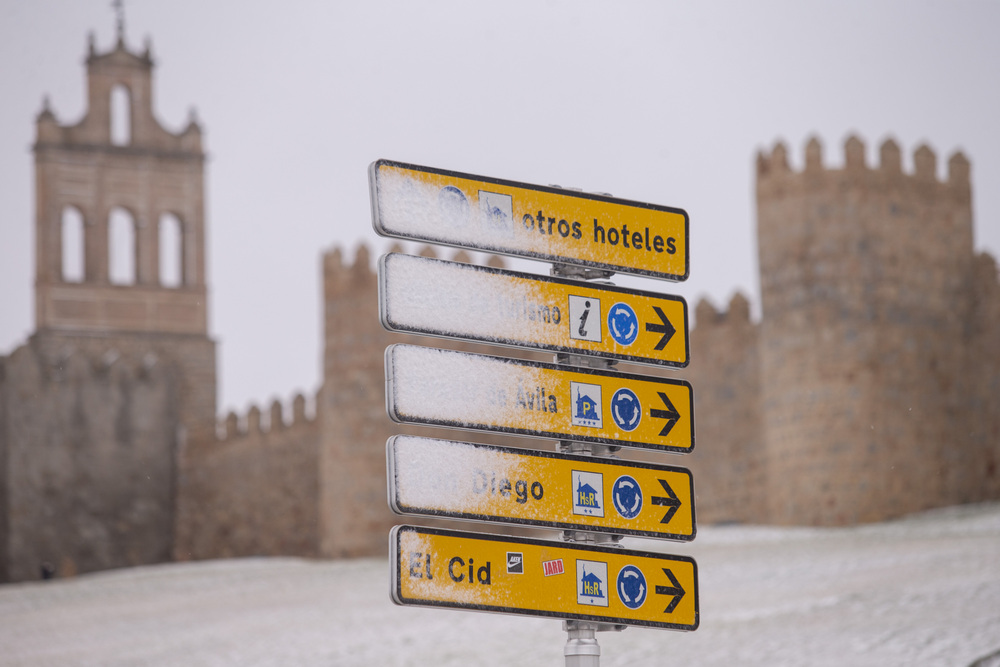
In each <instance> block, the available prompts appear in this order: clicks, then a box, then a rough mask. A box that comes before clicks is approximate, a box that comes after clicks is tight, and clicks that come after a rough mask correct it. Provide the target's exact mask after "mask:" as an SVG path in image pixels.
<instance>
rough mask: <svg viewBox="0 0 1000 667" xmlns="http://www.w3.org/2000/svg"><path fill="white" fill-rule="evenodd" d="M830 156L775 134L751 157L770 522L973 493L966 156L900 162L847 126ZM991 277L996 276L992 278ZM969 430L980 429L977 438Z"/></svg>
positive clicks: (896, 508)
mask: <svg viewBox="0 0 1000 667" xmlns="http://www.w3.org/2000/svg"><path fill="white" fill-rule="evenodd" d="M844 158H845V163H844V166H843V168H841V169H828V168H825V167H824V166H823V164H822V159H821V148H820V144H819V142H818V141H816V140H815V139H813V140H811V141H810V142H809V143H808V145H807V147H806V154H805V167H804V169H803V170H802V171H801V172H794V171H792V170H791V169H790V168H789V166H788V161H787V155H786V151H785V148H784V146H782V145H778V146H777V147H776V148H775V149H774V150H773V152H771V154H770V155H761V156H759V158H758V163H757V207H758V208H757V212H758V221H757V222H758V245H759V253H760V275H761V294H762V311H763V317H762V320H761V332H760V355H761V359H760V369H761V383H760V384H761V388H762V397H761V400H762V406H761V408H762V429H763V440H764V442H765V443H766V451H765V458H766V462H765V465H766V468H767V475H768V483H767V489H768V502H769V510H770V516H771V519H772V520H773V521H775V522H777V523H800V524H811V525H824V524H847V523H856V522H864V521H873V520H881V519H883V518H885V517H887V516H898V515H900V514H903V513H906V512H912V511H917V510H921V509H925V508H927V507H932V506H940V505H946V504H953V503H959V502H968V501H970V500H973V499H977V498H980V497H982V494H983V491H984V489H985V487H984V484H986V481H985V480H984V479H981V477H982V476H983V475H984V474H985V473H984V470H985V467H984V463H985V457H984V456H981V455H980V454H983V453H984V452H978V453H977V452H973V451H972V449H975V448H977V447H983V446H985V445H983V444H982V442H985V441H984V440H983V438H982V436H981V435H980V436H978V440H977V436H975V435H974V434H972V433H971V432H972V431H973V430H975V429H976V428H978V427H976V426H970V424H971V423H973V422H970V418H971V417H973V415H972V414H971V412H970V409H972V407H971V406H973V405H974V403H975V401H974V400H971V398H972V396H973V393H974V389H973V385H974V383H975V377H976V375H977V373H978V370H977V369H976V367H975V363H974V361H973V360H970V359H969V358H968V356H967V349H970V346H971V345H972V344H973V343H974V342H975V341H973V340H972V339H971V338H970V336H973V335H974V334H973V331H974V329H975V326H974V324H973V323H974V322H975V313H974V312H973V294H974V292H975V291H974V289H973V287H974V285H973V283H974V278H975V276H974V267H975V266H976V261H975V257H974V253H973V239H972V206H971V193H970V181H969V162H968V161H967V160H966V158H965V157H964V156H963V155H962V154H961V153H956V154H955V155H954V156H952V157H951V159H950V160H949V162H948V174H947V177H946V178H945V179H944V180H943V181H942V180H939V179H938V177H937V166H936V158H935V155H934V153H933V152H931V150H930V149H929V148H927V147H926V146H922V147H920V148H918V149H917V150H916V152H915V154H914V156H913V163H914V167H915V169H914V172H913V173H904V171H903V169H902V167H901V159H900V150H899V147H898V146H897V145H896V143H895V142H893V141H891V140H889V141H886V142H885V143H883V144H882V146H881V147H880V161H879V165H878V166H877V167H869V166H868V165H867V164H866V161H865V148H864V145H863V144H862V143H861V141H860V140H858V139H857V138H855V137H851V138H849V139H848V140H847V142H846V144H845V155H844ZM994 281H995V278H994ZM977 442H979V443H980V444H977Z"/></svg>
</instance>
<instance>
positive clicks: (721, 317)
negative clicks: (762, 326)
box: [694, 292, 753, 331]
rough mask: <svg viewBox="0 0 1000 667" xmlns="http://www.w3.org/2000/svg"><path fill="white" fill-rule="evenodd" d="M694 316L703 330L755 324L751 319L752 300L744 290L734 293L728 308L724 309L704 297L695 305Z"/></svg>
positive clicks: (699, 327) (697, 324) (696, 324)
mask: <svg viewBox="0 0 1000 667" xmlns="http://www.w3.org/2000/svg"><path fill="white" fill-rule="evenodd" d="M694 317H695V326H696V327H698V329H699V330H701V331H704V330H705V329H707V328H716V327H723V326H730V327H740V328H742V327H746V326H749V325H751V324H753V322H751V320H750V301H749V299H747V297H746V295H745V294H743V293H742V292H736V293H735V294H733V296H732V298H731V299H729V306H728V308H727V309H726V310H722V311H720V310H718V309H717V308H716V307H715V304H713V303H712V302H711V301H709V300H708V299H707V298H705V297H702V298H701V299H699V300H698V305H697V306H695V309H694Z"/></svg>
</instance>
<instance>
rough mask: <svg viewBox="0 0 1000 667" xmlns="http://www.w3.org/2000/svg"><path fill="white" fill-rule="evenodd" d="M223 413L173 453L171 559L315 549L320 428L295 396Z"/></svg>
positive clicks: (312, 553) (299, 552) (310, 553)
mask: <svg viewBox="0 0 1000 667" xmlns="http://www.w3.org/2000/svg"><path fill="white" fill-rule="evenodd" d="M265 417H266V419H262V414H261V410H260V409H259V408H258V407H256V406H254V407H251V408H250V410H249V411H248V412H247V414H246V415H245V416H244V417H243V418H240V417H238V416H237V415H236V414H235V413H232V412H231V413H229V415H228V416H227V417H226V420H225V422H224V423H223V424H222V425H220V426H221V428H220V431H221V433H220V436H219V437H218V438H217V439H216V438H212V439H210V440H208V441H205V442H193V443H190V444H189V445H188V446H186V447H185V448H184V449H183V451H182V452H181V453H180V457H179V474H178V480H177V487H178V493H177V523H176V532H175V538H174V546H173V555H174V558H175V559H176V560H192V559H203V558H233V557H241V556H278V555H285V556H303V557H315V556H316V555H317V554H318V547H319V530H318V527H319V526H318V509H319V471H318V454H319V429H318V425H317V421H316V419H314V418H312V417H310V416H308V415H307V414H306V400H305V397H303V396H302V395H301V394H299V395H297V396H295V398H294V399H293V401H292V414H291V415H289V416H286V415H285V414H284V408H283V406H282V404H281V403H280V402H279V401H274V402H272V403H271V406H270V408H269V410H268V412H267V414H266V415H265Z"/></svg>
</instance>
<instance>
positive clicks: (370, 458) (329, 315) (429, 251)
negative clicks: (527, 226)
mask: <svg viewBox="0 0 1000 667" xmlns="http://www.w3.org/2000/svg"><path fill="white" fill-rule="evenodd" d="M391 251H393V252H401V251H402V250H401V248H400V247H399V246H393V248H392V249H391ZM437 252H440V250H438V251H436V250H435V249H434V248H431V247H429V246H425V247H423V248H422V249H421V251H420V253H419V254H420V255H422V256H424V257H434V256H436V254H437ZM445 258H446V259H450V260H452V261H458V262H464V263H469V262H470V261H471V260H470V257H469V255H468V254H467V253H465V252H461V251H459V252H457V253H453V254H451V255H449V256H446V257H445ZM374 259H375V258H373V257H372V256H371V254H370V253H369V251H368V249H367V248H366V247H364V246H362V247H360V248H359V249H358V251H357V253H356V254H355V257H354V262H353V263H347V262H346V261H345V259H344V256H343V253H342V251H341V250H340V249H334V250H332V251H331V252H328V253H326V254H325V255H324V257H323V293H324V304H325V306H324V307H325V320H324V321H325V343H324V355H323V359H324V382H323V391H322V392H321V398H320V399H318V401H317V406H318V407H317V413H318V417H317V419H318V420H319V421H320V442H321V445H320V471H321V474H320V509H319V512H320V535H321V537H320V553H321V555H322V556H324V557H335V558H344V557H357V556H381V555H385V554H386V553H387V552H388V544H389V542H388V539H389V538H388V535H389V529H390V528H391V527H392V526H394V525H396V524H398V523H416V524H420V525H439V524H438V522H435V521H434V520H423V519H418V518H416V517H400V516H397V515H395V514H393V513H392V511H391V510H390V509H389V505H388V501H387V493H388V492H387V479H386V440H387V439H388V438H389V437H390V436H392V435H395V434H399V433H406V434H411V435H419V436H424V437H430V438H442V439H451V440H461V441H471V442H478V443H484V444H497V445H509V446H515V447H518V446H520V447H537V448H541V449H549V450H554V449H555V444H556V443H555V441H550V440H542V439H534V438H530V439H529V438H522V437H516V436H503V435H500V434H490V433H481V432H468V431H462V430H458V429H446V428H430V427H423V426H411V425H403V424H396V423H394V422H392V421H391V420H390V419H389V417H388V416H387V414H386V403H385V363H384V357H385V354H384V352H385V348H386V347H387V346H389V345H391V344H393V343H410V344H414V345H426V346H431V347H438V348H445V349H452V350H461V351H466V352H476V353H479V354H492V355H496V356H508V357H509V356H520V357H522V358H526V359H534V360H540V361H550V362H551V361H552V359H553V357H552V355H551V354H549V355H545V354H540V353H537V352H531V351H514V350H511V349H509V348H499V347H495V346H489V345H481V344H475V343H468V342H462V341H457V340H449V339H444V338H432V337H426V336H415V335H404V334H397V333H393V332H389V331H386V330H385V329H384V328H383V327H382V325H381V323H380V320H379V306H378V274H377V272H376V271H375V269H374ZM488 264H489V265H490V266H503V262H502V260H500V259H499V258H497V257H492V258H490V260H489V261H488ZM483 528H484V527H483V526H482V525H477V526H476V528H475V529H476V530H482V529H483ZM470 529H472V528H471V526H470ZM485 529H486V530H487V532H489V530H490V529H489V528H488V527H486V528H485ZM508 532H509V531H508ZM516 532H520V531H516ZM535 534H537V532H536V533H535Z"/></svg>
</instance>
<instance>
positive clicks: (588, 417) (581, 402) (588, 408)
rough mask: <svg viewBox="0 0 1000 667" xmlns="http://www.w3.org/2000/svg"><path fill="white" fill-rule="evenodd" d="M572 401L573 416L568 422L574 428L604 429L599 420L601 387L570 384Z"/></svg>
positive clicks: (602, 422)
mask: <svg viewBox="0 0 1000 667" xmlns="http://www.w3.org/2000/svg"><path fill="white" fill-rule="evenodd" d="M569 384H570V394H571V396H572V399H573V414H572V416H571V419H570V421H571V422H572V423H573V425H574V426H588V427H590V428H604V420H603V419H602V418H601V385H599V384H585V383H583V382H570V383H569Z"/></svg>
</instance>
